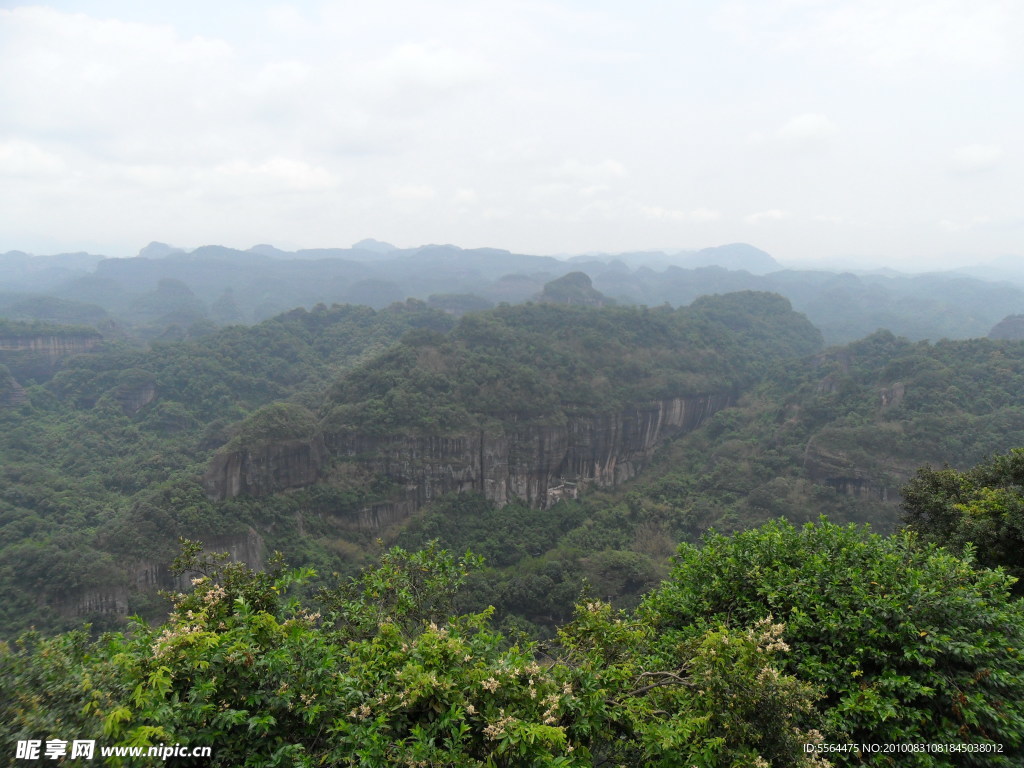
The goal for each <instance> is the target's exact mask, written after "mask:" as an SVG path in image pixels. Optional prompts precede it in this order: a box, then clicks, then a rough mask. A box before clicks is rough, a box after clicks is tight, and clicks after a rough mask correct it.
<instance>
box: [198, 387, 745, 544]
mask: <svg viewBox="0 0 1024 768" xmlns="http://www.w3.org/2000/svg"><path fill="white" fill-rule="evenodd" d="M732 402H733V396H732V395H731V394H728V393H722V394H712V395H702V396H697V397H688V398H671V399H667V400H661V401H657V402H653V403H647V404H644V405H641V406H637V407H634V408H630V409H627V410H625V411H621V412H619V413H613V414H603V415H598V416H588V417H579V418H572V419H569V420H568V422H567V423H565V424H562V425H554V426H552V425H524V426H522V427H518V428H517V427H514V426H513V427H507V428H506V430H505V431H504V432H503V433H500V434H490V433H488V432H485V431H482V430H479V431H475V432H472V433H468V434H462V435H454V436H446V437H441V436H425V437H413V436H403V435H394V436H388V437H375V436H370V435H364V434H358V433H346V434H337V435H332V436H329V437H328V439H327V444H328V447H329V451H330V453H331V454H333V455H334V456H335V457H337V458H339V459H341V460H347V461H352V462H356V463H358V464H359V465H360V466H361V467H363V468H364V469H366V470H368V471H370V472H373V473H375V474H379V475H382V476H384V477H387V478H388V479H389V480H391V481H392V482H394V483H396V484H397V485H399V486H400V487H401V489H402V490H401V493H400V497H401V498H400V499H397V500H396V501H395V503H394V504H378V505H374V506H373V507H370V508H367V509H365V510H362V511H361V513H360V515H359V517H360V519H359V521H358V524H359V526H360V527H368V528H378V527H381V526H382V525H387V524H389V523H390V522H395V521H396V520H398V519H401V518H403V517H406V516H408V515H409V514H411V512H413V511H415V510H416V509H418V508H419V507H421V506H423V505H424V504H426V503H427V502H429V501H430V500H432V499H434V498H436V497H438V496H440V495H442V494H445V493H452V492H456V493H461V492H466V491H476V492H478V493H481V494H482V495H483V496H485V497H486V498H488V499H490V500H492V501H494V502H495V503H497V504H499V505H504V504H507V503H508V502H509V501H511V500H512V499H513V498H519V499H522V500H523V501H525V502H526V503H527V504H530V505H532V506H536V507H541V508H544V507H548V506H550V505H551V504H553V503H555V501H557V500H558V499H559V498H564V497H565V496H566V495H567V493H569V495H572V494H574V493H575V489H576V488H577V487H578V486H579V485H580V484H593V485H597V486H613V485H618V484H619V483H622V482H624V481H626V480H629V479H630V478H632V477H634V476H635V475H636V474H637V473H639V472H640V470H641V469H642V467H643V465H644V464H645V463H646V462H647V461H648V460H649V459H650V458H651V455H652V454H653V452H654V449H655V447H656V446H657V444H658V443H659V442H660V441H661V440H662V439H663V438H665V437H666V436H668V435H671V434H675V433H679V432H683V431H687V430H690V429H694V428H696V427H698V426H700V425H701V424H702V423H703V422H704V421H705V420H706V419H707V418H708V417H710V416H711V415H713V414H714V413H716V412H717V411H719V410H721V409H722V408H725V407H726V406H728V405H731V404H732ZM326 459H327V456H326V452H324V451H323V450H322V449H321V446H320V445H316V444H313V443H311V442H308V441H287V442H279V443H273V444H268V445H266V446H263V447H262V448H259V449H257V450H248V451H235V452H231V453H224V454H221V455H219V456H217V457H216V458H215V459H214V460H213V462H212V463H211V465H210V468H209V470H208V471H207V473H206V476H205V482H206V487H207V490H208V492H209V493H210V495H211V496H212V497H213V498H216V499H228V498H233V497H235V496H239V495H251V496H260V495H265V494H268V493H273V492H275V491H279V490H284V489H286V488H295V487H301V486H304V485H311V484H312V483H314V482H316V480H317V479H319V476H320V472H321V469H322V467H323V465H324V464H325V463H326ZM567 489H568V490H567Z"/></svg>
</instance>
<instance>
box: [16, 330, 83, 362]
mask: <svg viewBox="0 0 1024 768" xmlns="http://www.w3.org/2000/svg"><path fill="white" fill-rule="evenodd" d="M100 341H101V338H100V335H99V334H96V335H95V336H70V335H69V336H56V335H40V336H3V337H0V352H32V353H36V354H38V355H42V356H45V357H46V358H47V359H48V360H49V361H50V362H53V361H55V360H58V359H60V358H62V357H66V356H67V355H77V354H80V353H82V352H88V351H89V350H91V349H95V348H96V347H97V346H98V345H99V343H100Z"/></svg>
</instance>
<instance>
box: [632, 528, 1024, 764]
mask: <svg viewBox="0 0 1024 768" xmlns="http://www.w3.org/2000/svg"><path fill="white" fill-rule="evenodd" d="M1011 581H1012V579H1010V578H1009V577H1008V576H1006V575H1005V574H1004V573H1001V572H999V571H991V570H978V569H975V568H974V567H973V565H972V563H970V562H969V561H967V560H962V559H959V558H957V557H955V556H953V555H952V554H950V553H949V552H947V551H945V550H943V549H940V548H937V547H935V546H934V545H923V546H922V545H921V544H920V543H919V542H918V541H917V540H916V538H915V537H914V536H913V535H912V534H908V533H901V534H897V535H894V536H892V537H888V538H883V537H880V536H877V535H874V534H871V533H869V532H868V531H867V529H865V528H857V527H855V526H849V527H841V526H837V525H833V524H831V523H828V522H827V521H824V520H822V521H820V522H819V523H817V524H810V523H809V524H807V525H805V526H804V527H802V528H794V527H793V526H792V525H790V524H789V523H787V522H784V521H775V522H771V523H769V524H767V525H765V526H763V527H761V528H759V529H756V530H751V531H747V532H744V533H739V534H736V535H735V536H732V537H726V536H721V535H717V534H709V535H707V536H706V537H705V538H704V541H703V544H702V545H701V546H696V545H689V544H684V545H682V546H681V547H680V549H679V555H678V560H677V562H676V564H675V566H674V568H673V571H672V574H671V577H670V579H669V581H668V582H667V583H666V585H665V586H664V587H662V588H661V589H659V590H658V591H656V592H655V593H653V594H651V595H650V596H648V597H647V598H646V599H645V600H644V602H643V604H642V605H641V608H640V610H639V615H640V617H641V618H642V619H644V620H646V621H647V622H649V624H650V625H651V627H652V628H653V630H654V631H655V632H658V633H659V634H661V635H662V636H663V637H664V638H665V642H678V643H685V642H693V640H694V638H696V637H700V636H701V635H702V634H703V633H706V632H708V631H709V630H711V629H714V628H715V627H717V626H718V625H720V624H725V625H727V626H749V625H750V624H752V623H754V622H756V621H758V620H759V619H761V618H763V617H764V616H765V615H767V614H771V615H772V616H774V617H775V619H776V620H777V621H778V622H781V623H784V624H785V636H784V641H782V642H785V643H786V644H787V645H788V646H789V648H790V649H791V653H790V654H788V655H787V656H786V657H785V659H786V663H785V667H784V670H785V671H786V672H788V673H790V674H794V675H796V676H797V677H798V678H800V679H802V680H805V681H807V682H810V683H814V684H817V685H819V686H820V687H821V689H822V690H823V692H824V694H825V695H824V698H823V699H821V701H820V702H819V703H818V709H819V710H820V712H821V713H822V714H823V716H824V718H825V726H826V731H825V735H826V738H827V740H828V741H830V742H861V743H874V744H890V743H891V744H928V743H941V744H948V745H954V746H953V749H956V750H964V751H957V752H954V753H952V754H947V753H934V752H917V753H906V754H898V755H891V754H885V753H878V754H872V753H868V752H865V753H861V754H859V755H851V754H842V753H835V754H830V755H828V758H829V759H830V760H832V761H833V762H835V763H836V764H839V765H865V764H866V765H877V766H886V765H896V764H899V765H901V766H902V765H914V766H954V765H956V766H963V765H979V766H980V765H985V766H993V765H1006V766H1009V765H1019V764H1020V761H1021V759H1022V757H1024V650H1022V649H1024V606H1022V605H1021V604H1020V603H1019V602H1017V601H1015V600H1013V599H1011V597H1010V595H1009V591H1008V590H1009V586H1010V583H1011ZM996 745H1001V747H996ZM997 748H1001V749H1002V750H1003V751H1002V752H1001V753H998V754H995V753H993V752H985V751H978V752H968V751H966V750H971V749H976V750H996V749H997Z"/></svg>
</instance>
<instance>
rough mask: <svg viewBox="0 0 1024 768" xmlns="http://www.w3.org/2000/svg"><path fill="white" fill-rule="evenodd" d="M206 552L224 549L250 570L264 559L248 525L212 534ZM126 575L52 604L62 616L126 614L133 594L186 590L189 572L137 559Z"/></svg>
mask: <svg viewBox="0 0 1024 768" xmlns="http://www.w3.org/2000/svg"><path fill="white" fill-rule="evenodd" d="M204 543H205V548H204V550H205V551H206V552H227V553H228V555H230V557H231V560H232V561H234V562H241V563H245V564H246V565H248V566H249V567H250V568H252V569H253V570H262V569H263V566H264V562H265V558H264V555H263V550H264V544H263V539H262V537H261V536H260V535H259V534H258V533H256V531H255V530H254V529H252V528H250V529H249V530H248V531H247V532H245V533H242V534H239V535H235V536H214V537H210V538H208V539H207V540H206V541H205V542H204ZM125 566H126V578H125V579H124V581H123V583H119V584H113V585H111V586H110V587H105V588H94V589H87V590H83V591H81V592H79V593H78V594H75V595H72V596H69V597H68V598H66V599H63V600H60V601H58V602H56V603H54V604H53V607H54V608H55V610H56V611H57V612H58V613H59V614H60V615H62V616H67V617H77V616H95V615H112V616H127V615H128V611H129V598H130V597H131V595H132V594H133V593H140V592H141V593H147V592H150V593H151V592H154V591H156V590H158V589H164V590H168V591H172V592H183V591H185V590H187V589H190V586H189V581H190V578H191V576H192V575H193V574H190V573H183V574H174V573H172V572H171V569H170V566H169V563H168V562H159V561H155V560H140V561H136V562H134V563H126V564H125Z"/></svg>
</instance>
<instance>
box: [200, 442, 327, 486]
mask: <svg viewBox="0 0 1024 768" xmlns="http://www.w3.org/2000/svg"><path fill="white" fill-rule="evenodd" d="M326 459H327V452H326V450H325V449H324V443H323V440H322V439H321V438H319V437H317V438H312V439H309V440H282V441H278V442H267V443H263V444H260V445H258V446H255V447H251V448H246V449H242V450H237V451H230V452H225V453H220V454H217V455H216V456H214V457H213V460H212V461H211V462H210V466H209V468H208V469H207V471H206V474H205V475H204V476H203V484H204V486H205V487H206V490H207V493H209V494H210V496H211V497H212V498H214V499H218V500H223V499H232V498H234V497H236V496H266V495H268V494H271V493H276V492H277V491H283V490H287V489H288V488H300V487H303V486H307V485H312V484H313V483H315V482H316V481H317V480H319V479H320V470H321V468H322V467H323V465H324V463H325V461H326Z"/></svg>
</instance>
